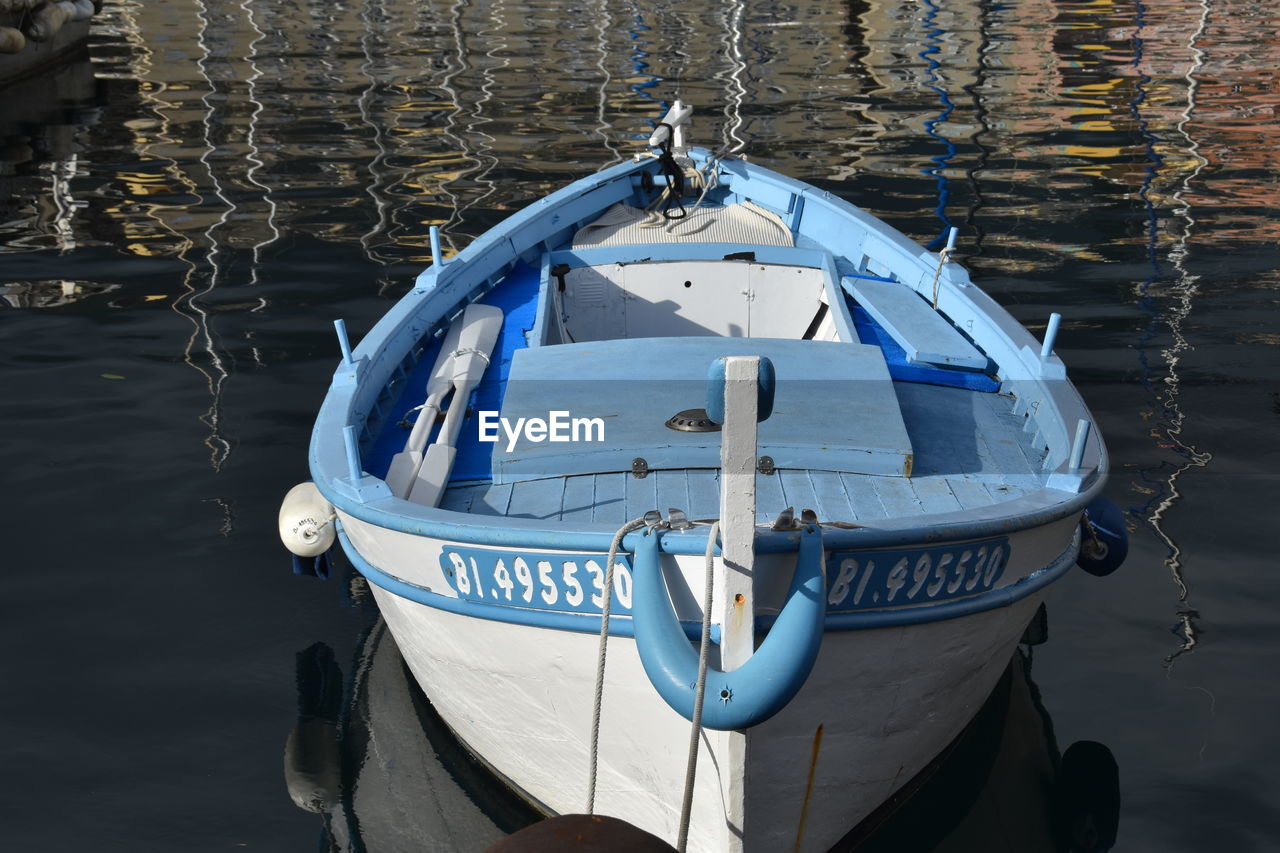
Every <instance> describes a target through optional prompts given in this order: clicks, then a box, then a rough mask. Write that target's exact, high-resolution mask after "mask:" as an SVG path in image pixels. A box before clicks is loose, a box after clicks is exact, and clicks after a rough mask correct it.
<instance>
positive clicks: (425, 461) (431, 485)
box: [409, 304, 502, 506]
mask: <svg viewBox="0 0 1280 853" xmlns="http://www.w3.org/2000/svg"><path fill="white" fill-rule="evenodd" d="M463 320H464V322H463V324H462V335H461V337H459V338H458V349H457V350H456V353H457V354H456V356H455V357H454V359H453V389H454V392H453V402H452V403H450V404H449V411H448V413H446V414H445V416H444V423H443V424H442V425H441V427H440V434H439V435H437V436H436V440H435V442H434V443H433V444H432V445H431V446H430V447H428V448H427V450H426V453H424V454H423V455H422V465H420V466H419V467H418V475H417V477H416V478H415V479H414V481H413V488H412V489H411V490H410V491H409V500H411V501H413V502H414V503H418V504H423V505H424V506H435V505H436V504H437V503H439V502H440V496H441V495H442V494H444V489H445V486H446V485H447V484H448V482H449V472H450V471H452V470H453V460H454V458H455V457H456V456H457V455H458V450H457V448H456V447H455V445H456V444H457V441H458V433H459V432H461V431H462V421H463V419H464V418H465V417H466V414H467V399H468V398H469V397H470V396H471V392H472V391H473V390H474V389H475V387H476V384H477V383H478V382H479V381H480V377H482V376H483V375H484V369H485V368H486V367H488V366H489V354H490V353H492V352H493V345H494V344H495V343H496V342H497V340H498V332H499V331H500V330H501V329H502V309H501V308H495V307H494V306H492V305H478V304H472V305H468V306H467V313H466V314H465V315H464V316H463Z"/></svg>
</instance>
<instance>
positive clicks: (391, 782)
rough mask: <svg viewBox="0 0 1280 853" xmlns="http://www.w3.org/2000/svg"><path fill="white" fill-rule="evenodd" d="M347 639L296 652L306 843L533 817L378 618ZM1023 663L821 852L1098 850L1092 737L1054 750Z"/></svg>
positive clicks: (364, 841) (296, 751)
mask: <svg viewBox="0 0 1280 853" xmlns="http://www.w3.org/2000/svg"><path fill="white" fill-rule="evenodd" d="M1042 618H1043V614H1042ZM1037 639H1042V638H1037ZM358 645H359V648H358V651H357V655H356V659H355V662H354V664H353V665H352V668H351V672H350V673H349V675H348V676H346V677H345V678H344V675H343V673H342V670H341V667H340V666H339V664H338V662H337V661H336V660H335V659H334V655H333V652H332V651H331V650H330V649H329V647H328V646H325V645H324V644H321V643H317V644H315V645H313V646H311V647H309V648H307V649H304V650H303V651H301V652H299V653H298V659H297V686H298V721H297V725H296V726H295V727H294V729H293V730H292V732H290V734H289V737H288V739H287V744H286V747H285V781H286V784H287V786H288V789H289V793H290V795H291V797H292V798H293V800H294V802H295V803H296V804H297V805H298V807H299V808H302V809H305V810H307V811H312V812H315V813H316V814H318V815H320V817H321V832H322V835H321V845H320V847H321V849H322V850H329V851H335V853H336V851H361V850H377V851H399V850H404V851H410V850H412V851H419V850H450V851H457V853H465V851H481V850H484V849H486V848H487V847H488V846H489V845H490V844H492V843H494V842H496V841H497V840H498V839H500V838H502V837H503V836H505V835H507V834H508V833H511V832H514V831H516V830H518V829H520V828H521V827H524V826H527V825H528V824H530V823H533V822H534V821H536V820H538V819H540V816H539V815H538V813H536V812H535V811H534V810H533V809H532V808H530V807H529V806H527V805H526V804H524V803H523V801H521V800H520V799H519V798H518V797H516V796H515V795H514V794H513V793H512V792H510V791H509V790H508V789H506V788H505V787H504V786H503V785H502V784H501V783H499V782H498V781H497V779H496V778H495V777H493V776H491V775H490V774H489V773H488V771H487V770H486V769H485V768H484V767H482V766H481V765H480V764H479V763H478V762H477V761H476V760H475V759H474V758H472V757H471V756H470V754H469V753H468V752H467V750H466V748H465V747H464V746H463V745H462V744H460V743H459V742H458V741H457V740H456V739H455V738H454V737H453V735H452V734H451V733H450V731H449V730H448V728H447V726H446V725H445V724H444V722H443V721H442V720H441V719H440V718H439V717H438V716H437V715H436V713H435V711H434V710H433V709H432V708H431V706H430V704H429V703H428V701H427V699H426V697H425V696H423V695H422V693H421V690H420V689H419V688H418V686H417V684H416V683H415V682H414V681H413V678H412V675H411V674H410V673H409V671H408V668H407V667H406V665H405V663H404V661H403V660H402V658H401V657H400V653H399V650H398V649H397V648H396V646H395V641H394V640H393V639H392V637H391V634H390V632H388V631H387V630H386V628H385V625H384V624H383V623H382V622H381V621H379V622H378V623H377V624H376V625H375V626H374V627H373V628H372V629H370V631H369V632H368V633H367V634H365V635H364V636H362V638H361V640H360V642H359V644H358ZM1032 660H1033V658H1032V649H1031V647H1030V646H1025V647H1023V649H1022V650H1020V651H1019V652H1018V653H1017V654H1016V655H1015V656H1014V658H1013V660H1012V661H1011V662H1010V665H1009V669H1008V670H1007V671H1006V673H1005V675H1004V677H1003V678H1002V679H1001V681H1000V684H999V685H998V686H997V687H996V689H995V691H994V692H993V693H992V696H991V698H990V699H989V700H988V701H987V703H986V704H985V705H984V707H983V708H982V709H981V711H979V713H978V715H977V717H976V718H975V720H974V722H973V723H972V724H970V726H969V727H968V728H967V729H966V730H965V732H964V733H963V734H962V735H960V737H959V738H957V740H956V741H955V743H953V744H952V745H951V746H950V747H949V748H948V750H947V751H946V752H945V753H944V754H943V755H942V756H940V757H939V759H938V760H937V761H935V762H934V764H933V765H931V766H930V767H929V768H928V769H927V770H926V771H925V772H924V773H922V774H921V777H920V778H918V779H917V780H914V781H913V782H912V783H909V784H908V785H907V786H906V788H905V789H904V791H903V792H900V793H899V795H897V796H895V798H894V799H893V800H891V801H890V802H889V803H887V804H886V805H885V806H884V807H883V808H882V809H881V810H880V811H878V812H876V813H875V814H873V815H872V816H871V817H869V818H868V819H867V820H866V821H865V822H864V823H863V824H862V825H861V826H860V827H858V828H857V829H856V830H854V831H853V832H851V833H850V835H849V836H848V837H847V838H846V839H845V840H844V841H843V842H842V843H841V844H840V845H837V847H836V848H835V849H836V850H848V851H858V853H875V851H901V850H916V851H926V850H931V851H935V853H949V852H950V851H967V850H976V849H982V850H988V851H993V853H1002V852H1003V853H1065V851H1094V853H1099V851H1105V850H1107V849H1110V847H1111V845H1112V844H1114V843H1115V840H1116V836H1117V826H1118V820H1119V807H1120V800H1119V797H1120V794H1119V776H1118V770H1117V767H1116V765H1115V759H1114V757H1113V756H1112V755H1111V751H1110V750H1109V749H1107V747H1105V746H1104V745H1102V744H1098V743H1092V742H1082V743H1078V744H1074V745H1072V747H1071V748H1069V749H1067V750H1065V751H1060V750H1059V748H1058V745H1057V742H1056V740H1055V738H1054V733H1053V722H1052V720H1051V718H1050V716H1049V712H1048V711H1047V710H1046V708H1045V707H1044V704H1043V702H1042V701H1041V699H1040V694H1039V690H1038V689H1037V687H1036V685H1035V682H1034V680H1032V677H1031V670H1032Z"/></svg>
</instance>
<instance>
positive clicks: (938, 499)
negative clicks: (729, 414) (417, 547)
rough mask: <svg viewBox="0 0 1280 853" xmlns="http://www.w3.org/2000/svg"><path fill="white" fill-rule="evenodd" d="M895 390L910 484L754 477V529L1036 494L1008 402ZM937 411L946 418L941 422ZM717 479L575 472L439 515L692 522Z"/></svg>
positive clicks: (450, 501)
mask: <svg viewBox="0 0 1280 853" xmlns="http://www.w3.org/2000/svg"><path fill="white" fill-rule="evenodd" d="M893 386H894V390H895V392H896V394H897V397H898V401H899V404H900V406H901V409H902V414H903V420H904V423H905V424H906V427H907V432H908V434H909V435H910V437H911V443H912V446H913V448H914V451H915V462H914V469H913V473H912V476H910V477H890V476H876V475H867V474H851V473H842V472H836V471H821V470H791V469H782V470H779V471H777V472H776V473H775V474H773V475H769V476H763V475H762V476H759V477H757V478H756V488H757V506H758V507H759V509H758V514H757V521H758V522H759V523H762V524H763V523H768V522H771V521H772V520H773V518H774V517H775V516H776V515H777V514H778V512H780V511H781V510H783V509H784V508H786V507H788V506H792V507H795V508H796V509H797V510H800V509H805V508H808V509H813V510H815V511H816V512H817V513H818V517H819V519H821V520H822V521H823V522H828V523H830V522H846V523H854V524H874V523H875V522H877V521H880V520H884V519H889V518H902V517H920V516H925V515H936V514H941V513H948V512H958V511H961V510H970V511H980V510H983V509H985V508H988V507H993V506H995V505H996V504H1000V503H1003V502H1006V501H1010V500H1014V499H1016V498H1019V497H1021V496H1023V495H1025V494H1027V493H1029V492H1032V491H1035V490H1037V489H1040V488H1042V487H1043V486H1044V482H1045V478H1044V474H1043V473H1042V461H1043V457H1042V453H1041V452H1039V451H1037V450H1035V449H1034V447H1033V446H1032V442H1031V436H1029V435H1027V434H1026V433H1024V432H1023V431H1022V429H1021V426H1022V419H1021V418H1020V417H1019V416H1017V415H1014V414H1013V413H1012V410H1011V409H1012V406H1011V403H1010V401H1009V399H1008V398H1007V397H1003V396H1001V395H998V394H988V393H975V392H972V391H968V390H965V389H960V388H944V387H939V386H934V385H924V384H918V383H911V382H895V383H893ZM939 411H945V412H946V413H947V414H948V415H949V416H948V417H947V418H939V417H938V416H937V413H938V412H939ZM719 500H720V498H719V472H718V471H717V470H715V469H706V468H690V469H681V470H658V471H652V472H650V473H649V474H648V475H646V476H645V477H643V478H637V477H635V476H633V475H632V474H629V473H607V474H580V475H575V476H566V477H551V478H545V479H538V480H526V481H522V482H516V483H507V484H501V485H495V484H494V483H492V482H485V483H470V484H461V485H454V486H452V487H450V488H449V490H448V491H447V492H446V493H445V496H444V500H443V501H442V503H441V508H443V509H448V510H453V511H456V512H468V513H473V514H476V515H487V516H508V517H515V518H537V519H544V520H554V521H563V522H566V523H577V524H609V525H618V524H622V523H623V522H625V521H627V520H629V519H632V518H636V517H638V516H640V515H643V514H644V513H645V512H646V511H647V510H651V509H655V508H660V509H663V510H665V509H666V508H667V507H677V508H679V509H683V510H685V512H687V513H688V514H689V517H690V518H694V519H713V518H716V517H718V515H719V512H720V504H719Z"/></svg>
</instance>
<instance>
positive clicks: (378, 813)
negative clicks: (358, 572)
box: [285, 621, 538, 853]
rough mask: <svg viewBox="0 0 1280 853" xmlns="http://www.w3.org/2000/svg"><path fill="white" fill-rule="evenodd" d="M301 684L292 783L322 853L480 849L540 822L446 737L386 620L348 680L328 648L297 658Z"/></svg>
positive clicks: (290, 757) (288, 752) (288, 754)
mask: <svg viewBox="0 0 1280 853" xmlns="http://www.w3.org/2000/svg"><path fill="white" fill-rule="evenodd" d="M297 685H298V722H297V725H296V726H295V727H294V729H293V730H292V731H291V732H290V733H289V737H288V740H287V742H286V745H285V782H286V784H287V786H288V789H289V794H290V796H291V797H292V798H293V801H294V803H296V804H297V806H298V807H299V808H302V809H305V810H307V811H311V812H315V813H316V814H318V815H320V819H321V838H320V849H321V850H328V851H333V853H338V851H365V850H370V851H379V853H396V851H404V853H410V851H413V853H417V851H422V850H449V851H457V853H464V851H479V850H484V849H485V848H486V847H488V846H489V845H490V844H492V843H494V842H496V841H497V840H499V839H500V838H503V837H504V836H505V835H507V834H509V833H511V832H514V831H515V830H517V829H520V828H521V827H523V826H527V825H528V824H530V823H533V822H534V821H535V820H537V819H538V815H537V814H536V813H535V812H534V811H533V810H532V809H531V808H530V807H528V806H527V805H525V804H524V803H523V802H522V801H521V800H520V799H519V798H517V797H516V796H515V795H514V794H513V793H511V792H510V791H509V790H508V789H507V788H505V787H504V786H502V785H501V784H499V783H498V782H497V780H496V779H494V778H493V777H492V776H490V775H489V774H488V772H487V771H486V770H485V769H484V768H483V767H482V766H480V764H479V763H478V762H477V761H476V760H475V759H474V758H472V757H471V756H470V754H468V753H467V751H466V749H465V748H464V747H463V746H462V745H461V744H459V743H458V742H457V740H456V739H455V738H454V737H453V735H452V734H451V733H450V732H449V730H448V728H447V727H446V726H445V724H444V723H443V721H441V720H440V718H439V716H437V715H436V713H435V711H434V709H432V708H431V706H430V704H428V702H427V700H426V697H425V696H423V695H422V693H421V691H420V690H419V689H418V687H417V685H416V684H415V683H414V682H413V679H412V676H411V675H410V674H409V671H408V669H407V667H406V666H405V663H404V661H403V659H402V658H401V657H400V652H399V650H398V649H397V648H396V646H395V642H394V641H393V640H392V638H391V634H390V632H388V631H387V630H386V626H385V625H384V624H383V623H382V622H380V621H379V622H378V624H377V625H376V626H375V627H373V628H372V629H371V630H370V631H369V632H368V633H367V634H366V635H365V636H364V637H362V639H361V641H360V643H359V648H358V651H357V655H356V659H355V661H354V663H353V664H352V667H351V672H350V673H349V674H348V675H347V676H344V675H343V672H342V669H341V667H340V666H339V664H338V662H337V660H335V658H334V654H333V651H332V650H331V649H330V648H329V647H328V646H326V645H324V644H323V643H317V644H315V645H312V646H310V647H308V648H306V649H304V650H302V651H301V652H299V653H298V658H297Z"/></svg>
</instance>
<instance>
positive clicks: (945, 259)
mask: <svg viewBox="0 0 1280 853" xmlns="http://www.w3.org/2000/svg"><path fill="white" fill-rule="evenodd" d="M954 251H955V249H954V248H952V247H951V246H948V247H946V248H945V249H943V250H942V251H941V252H938V268H937V269H935V270H934V271H933V310H934V311H937V310H938V278H939V277H940V276H941V275H942V268H943V267H944V266H946V265H947V264H948V263H950V261H951V253H952V252H954Z"/></svg>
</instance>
